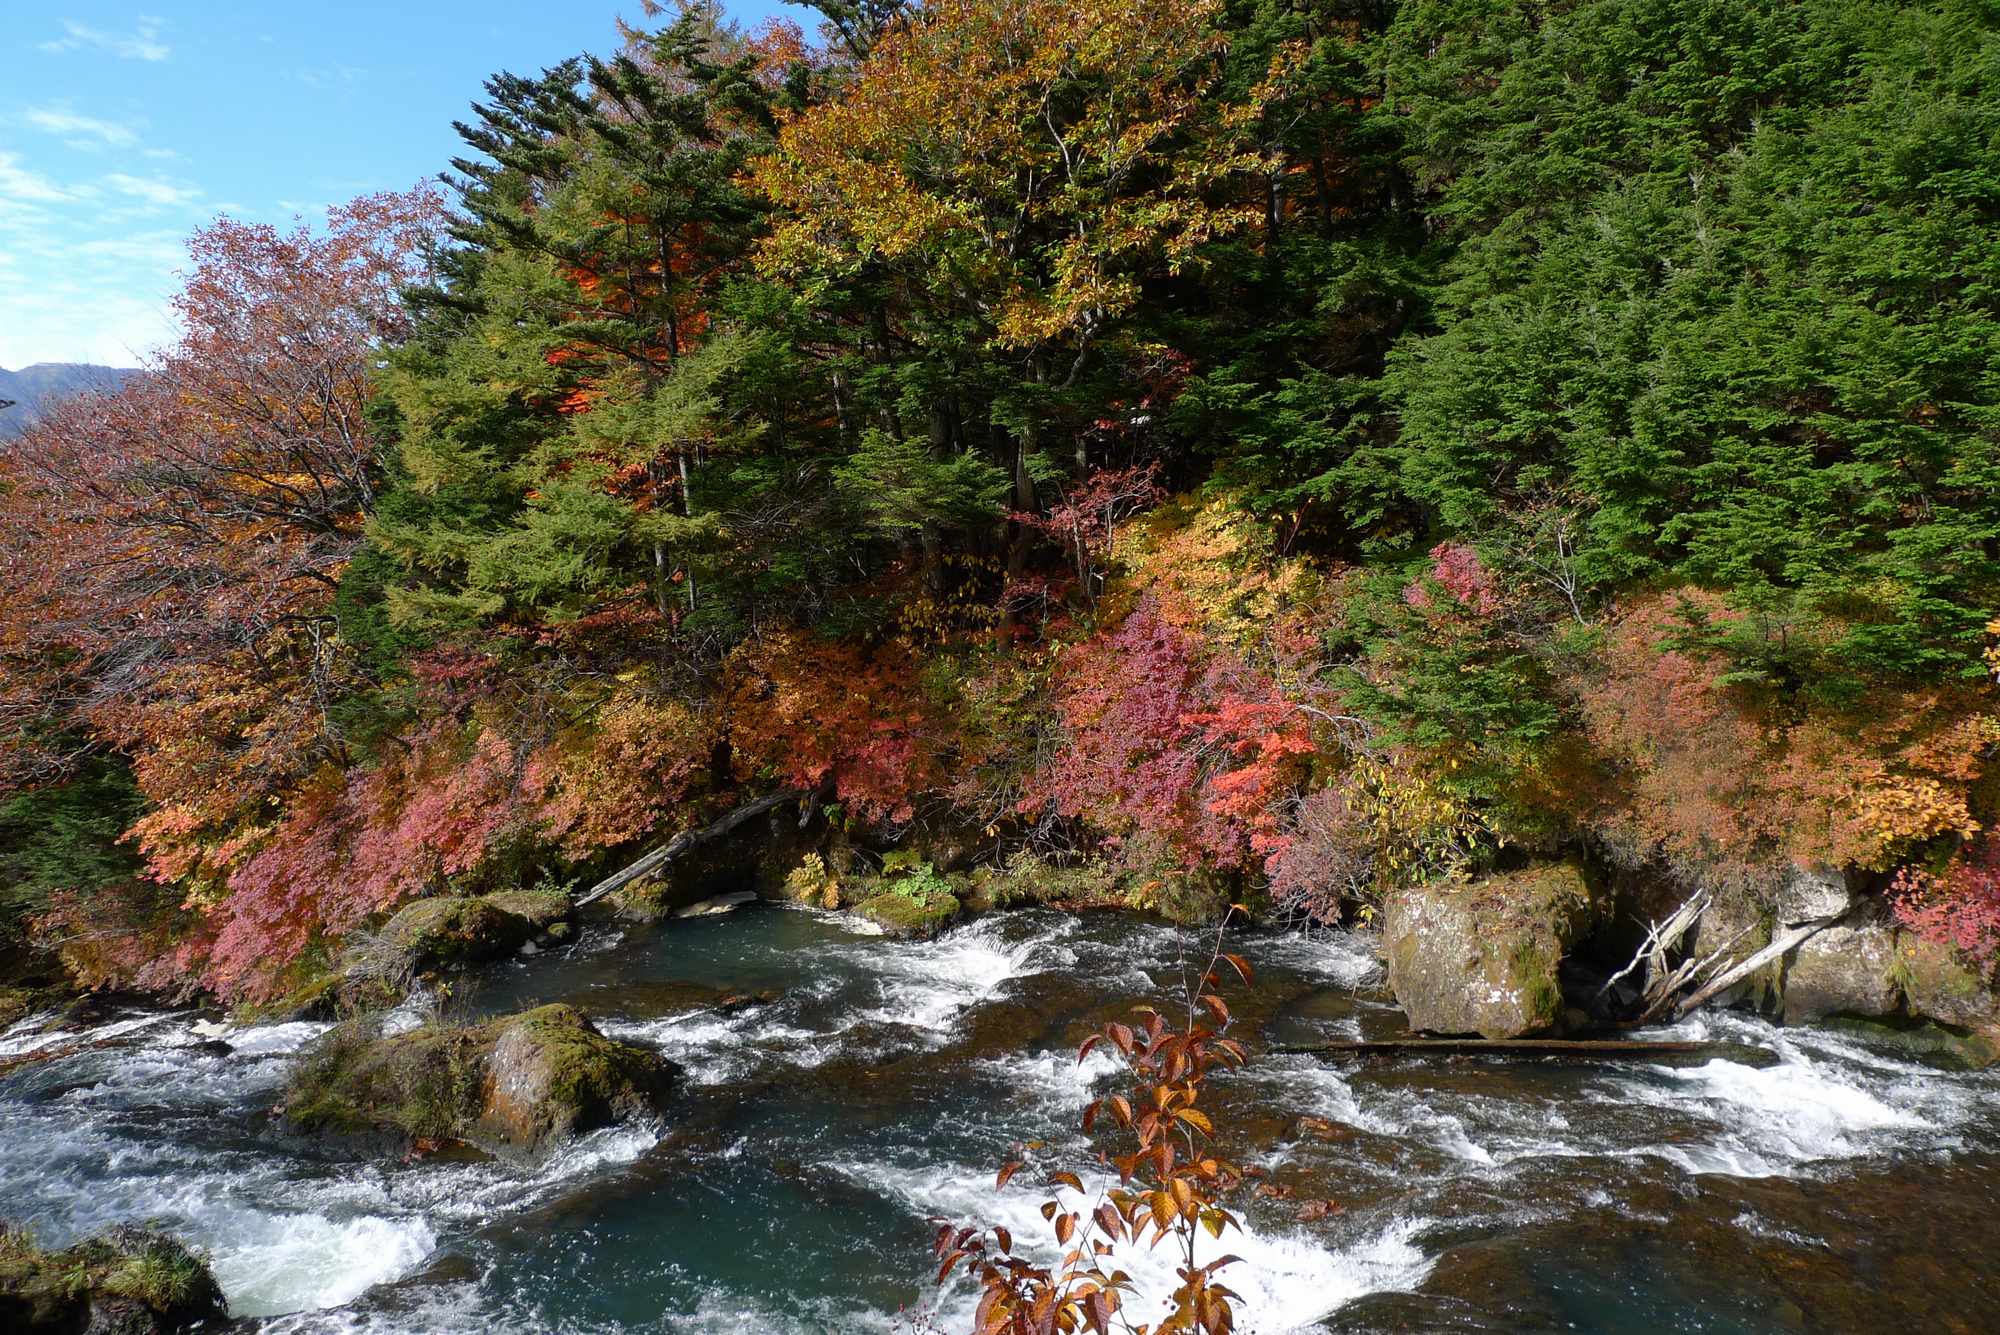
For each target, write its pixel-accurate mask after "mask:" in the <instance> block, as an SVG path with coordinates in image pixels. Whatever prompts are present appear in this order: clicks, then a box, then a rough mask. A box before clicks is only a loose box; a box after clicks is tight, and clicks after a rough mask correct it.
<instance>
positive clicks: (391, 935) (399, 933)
mask: <svg viewBox="0 0 2000 1335" xmlns="http://www.w3.org/2000/svg"><path fill="white" fill-rule="evenodd" d="M571 912H572V909H571V905H570V902H569V898H568V897H567V896H565V895H562V894H558V893H556V892H554V891H546V890H508V891H502V892H500V893H497V894H491V895H482V896H479V897H476V898H462V897H451V896H447V897H439V898H432V899H419V900H416V901H415V902H413V903H410V904H406V905H404V906H403V907H402V909H401V910H399V911H398V912H397V913H396V916H394V917H393V918H391V919H389V921H388V922H387V923H386V924H385V925H384V926H383V928H382V930H381V931H379V932H375V933H371V934H357V935H355V936H354V937H352V938H350V939H349V944H348V947H347V951H346V953H345V954H344V955H343V956H342V958H341V963H340V971H339V980H338V983H337V984H336V987H337V1006H336V1007H334V1009H337V1010H338V1011H339V1012H340V1013H342V1014H350V1015H351V1014H357V1013H362V1012H366V1011H370V1010H379V1009H383V1008H385V1007H389V1006H394V1005H396V1004H397V1003H398V1002H400V1001H402V1000H403V998H404V997H406V996H407V995H409V992H410V989H411V987H412V986H413V985H414V983H415V981H416V980H417V979H418V978H419V977H421V976H422V975H424V974H429V973H438V972H444V971H448V970H453V969H461V968H464V967H466V966H468V965H473V964H481V963H484V962H486V961H488V960H496V959H502V958H504V957H506V956H508V955H512V954H515V953H517V952H519V951H521V950H522V949H523V948H525V947H531V946H532V945H534V944H535V943H537V942H540V943H544V944H547V943H550V942H553V941H557V940H560V939H562V938H563V937H565V936H567V935H568V934H569V932H570V915H571ZM299 1000H300V1001H302V1002H310V1001H318V1000H319V998H318V997H317V996H316V995H314V994H312V993H310V992H302V995H301V996H300V997H299ZM302 1018H303V1017H302ZM314 1018H318V1017H314Z"/></svg>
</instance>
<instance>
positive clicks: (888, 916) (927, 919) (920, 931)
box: [854, 890, 959, 938]
mask: <svg viewBox="0 0 2000 1335" xmlns="http://www.w3.org/2000/svg"><path fill="white" fill-rule="evenodd" d="M854 911H855V912H856V913H859V914H860V915H861V916H862V917H864V918H866V919H868V921H870V922H872V923H874V924H875V925H876V926H878V927H880V928H881V929H882V930H883V931H884V932H887V933H888V934H889V935H891V936H913V937H926V938H927V937H933V936H936V935H937V934H938V933H939V932H941V931H943V930H944V929H945V928H947V927H949V926H950V925H951V924H952V923H953V922H954V921H955V920H956V919H957V917H958V912H959V904H958V900H957V898H956V897H955V896H952V895H930V896H927V897H926V898H924V899H921V900H920V899H917V898H916V897H915V896H913V895H906V894H904V893H903V892H901V891H900V890H885V891H883V892H882V893H881V894H879V895H875V896H872V897H871V898H868V899H865V900H863V901H862V902H861V903H860V904H858V905H856V906H855V909H854Z"/></svg>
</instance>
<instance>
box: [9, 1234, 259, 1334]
mask: <svg viewBox="0 0 2000 1335" xmlns="http://www.w3.org/2000/svg"><path fill="white" fill-rule="evenodd" d="M228 1320H229V1310H228V1307H227V1305H226V1304H225V1303H224V1302H223V1297H222V1288H221V1286H220V1285H218V1284H217V1283H216V1282H215V1276H214V1275H213V1274H212V1273H211V1272H210V1271H209V1268H208V1265H207V1264H206V1263H205V1262H204V1261H203V1260H202V1259H201V1257H199V1256H197V1255H196V1254H195V1253H194V1252H192V1251H189V1250H188V1249H187V1248H186V1247H183V1246H182V1245H181V1244H180V1243H178V1242H176V1241H175V1240H174V1239H173V1238H170V1237H168V1236H167V1235H166V1234H164V1233H155V1232H151V1231H149V1230H146V1229H140V1228H132V1227H129V1226H122V1225H121V1226H120V1227H117V1228H113V1229H111V1230H109V1231H108V1232H105V1233H102V1234H99V1235H98V1236H97V1237H94V1238H91V1239H90V1240H88V1241H86V1242H80V1243H77V1244H76V1245H75V1246H73V1247H66V1248H64V1249H63V1250H61V1251H58V1252H44V1251H42V1250H41V1249H39V1248H38V1247H36V1246H35V1245H34V1243H33V1242H32V1241H31V1240H30V1239H29V1238H28V1236H27V1235H26V1234H25V1233H21V1232H18V1231H16V1230H13V1229H11V1228H7V1227H5V1226H4V1225H0V1330H5V1331H7V1332H9V1335H76V1332H82V1333H83V1335H177V1332H181V1331H191V1330H200V1329H220V1328H221V1327H222V1326H224V1325H225V1324H227V1322H228Z"/></svg>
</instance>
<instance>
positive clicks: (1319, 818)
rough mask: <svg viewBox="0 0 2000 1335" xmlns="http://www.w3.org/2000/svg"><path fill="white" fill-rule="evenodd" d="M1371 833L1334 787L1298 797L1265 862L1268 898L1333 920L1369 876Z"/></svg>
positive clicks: (1366, 883)
mask: <svg viewBox="0 0 2000 1335" xmlns="http://www.w3.org/2000/svg"><path fill="white" fill-rule="evenodd" d="M1374 845H1375V835H1374V831H1373V830H1372V829H1371V828H1370V825H1369V821H1368V818H1367V817H1366V816H1365V815H1363V814H1362V813H1361V812H1360V811H1358V810H1356V808H1355V806H1354V804H1353V803H1352V802H1350V801H1349V800H1348V795H1347V793H1346V792H1345V791H1344V789H1343V788H1341V787H1340V786H1335V787H1331V788H1322V789H1320V790H1319V791H1317V792H1314V793H1309V794H1307V795H1306V796H1305V797H1303V798H1300V799H1299V800H1298V802H1297V803H1296V804H1295V805H1294V806H1293V807H1292V809H1291V810H1290V811H1289V812H1288V813H1287V814H1286V819H1285V823H1284V828H1283V830H1282V832H1281V834H1280V836H1279V839H1278V841H1277V847H1276V848H1275V849H1274V850H1273V852H1272V853H1271V855H1270V856H1269V857H1268V858H1267V859H1266V860H1265V863H1264V872H1265V875H1267V876H1268V877H1269V878H1270V882H1271V897H1272V899H1274V900H1276V901H1277V902H1278V903H1279V904H1281V905H1284V906H1285V907H1287V908H1289V909H1294V910H1296V911H1298V912H1300V913H1303V914H1305V915H1306V916H1307V917H1309V918H1312V919H1313V920H1314V921H1316V922H1327V923H1331V922H1338V921H1339V920H1340V915H1341V909H1342V906H1343V904H1344V903H1345V902H1346V901H1347V900H1349V899H1357V898H1360V897H1362V896H1364V895H1365V894H1366V893H1367V892H1368V891H1369V890H1370V889H1371V888H1372V887H1373V883H1374V879H1375V856H1374V854H1375V847H1374Z"/></svg>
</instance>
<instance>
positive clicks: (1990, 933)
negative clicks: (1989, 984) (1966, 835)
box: [1889, 834, 2000, 966]
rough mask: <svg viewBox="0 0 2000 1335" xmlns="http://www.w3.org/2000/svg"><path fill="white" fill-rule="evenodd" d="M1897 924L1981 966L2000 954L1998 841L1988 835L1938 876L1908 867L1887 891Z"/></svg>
mask: <svg viewBox="0 0 2000 1335" xmlns="http://www.w3.org/2000/svg"><path fill="white" fill-rule="evenodd" d="M1889 902H1890V904H1891V906H1892V908H1893V909H1894V911H1895V915H1896V921H1898V922H1900V923H1902V924H1903V926H1905V927H1907V928H1909V929H1910V930H1911V931H1913V932H1915V933H1916V934H1917V935H1918V936H1921V937H1923V938H1924V939H1925V940H1927V941H1935V942H1937V943H1939V944H1940V945H1947V946H1952V947H1954V948H1956V949H1957V950H1959V951H1961V952H1962V953H1964V954H1965V955H1966V956H1967V957H1968V958H1970V959H1972V960H1974V961H1976V962H1977V963H1979V964H1980V965H1982V966H1984V965H1988V964H1991V963H1992V961H1993V957H1994V955H1995V954H1996V953H2000V839H1995V838H1994V837H1993V836H1992V835H1990V834H1989V835H1987V836H1985V837H1984V838H1982V839H1979V840H1978V841H1976V842H1975V843H1974V844H1972V845H1971V846H1970V847H1968V848H1966V849H1964V850H1962V851H1961V852H1960V853H1959V855H1958V857H1957V858H1955V859H1953V861H1952V863H1951V865H1950V866H1949V867H1947V868H1946V869H1945V870H1944V871H1943V872H1942V873H1940V874H1933V873H1930V872H1925V871H1919V870H1917V869H1915V868H1910V867H1906V868H1904V869H1903V870H1902V871H1900V872H1898V873H1897V874H1896V879H1895V880H1894V882H1892V883H1891V885H1890V888H1889Z"/></svg>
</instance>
